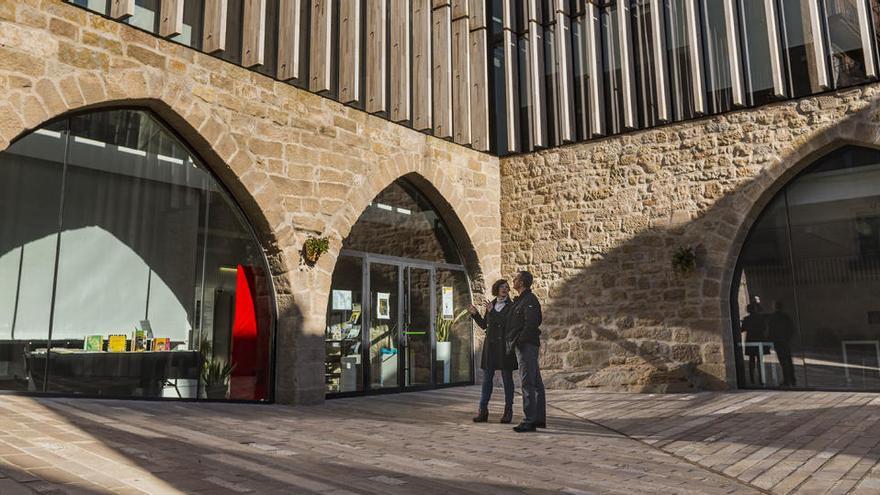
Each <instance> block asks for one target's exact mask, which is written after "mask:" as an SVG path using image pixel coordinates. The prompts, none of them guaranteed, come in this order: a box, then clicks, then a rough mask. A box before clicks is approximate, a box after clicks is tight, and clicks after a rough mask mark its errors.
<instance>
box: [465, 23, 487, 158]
mask: <svg viewBox="0 0 880 495" xmlns="http://www.w3.org/2000/svg"><path fill="white" fill-rule="evenodd" d="M486 35H487V33H486V29H485V28H483V29H477V30H475V31H471V32H470V54H469V55H470V106H469V108H470V112H471V144H472V145H473V147H474V149H476V150H479V151H489V76H488V67H489V65H488V60H487V59H486V58H487V57H486V54H487V51H486Z"/></svg>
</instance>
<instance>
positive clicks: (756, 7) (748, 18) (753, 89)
mask: <svg viewBox="0 0 880 495" xmlns="http://www.w3.org/2000/svg"><path fill="white" fill-rule="evenodd" d="M768 1H769V9H771V10H770V15H771V16H772V15H773V14H774V13H775V4H774V2H772V0H742V4H741V6H742V9H741V14H740V15H742V30H741V32H742V33H743V38H744V47H745V57H743V63H744V64H745V70H744V74H745V77H746V79H747V81H748V86H749V91H750V98H751V104H752V105H761V104H763V103H767V102H770V101H772V100H773V99H774V98H775V97H776V95H777V94H779V93H781V92H782V91H784V89H783V88H782V84H781V77H782V74H781V66H778V65H777V64H778V57H779V53H778V46H779V45H778V38H777V36H778V34H777V27H776V26H775V25H772V20H771V19H772V17H768V3H767V2H768ZM770 36H773V38H772V39H771V38H770ZM774 50H775V51H776V53H774V52H773V51H774ZM775 70H778V71H780V73H779V74H778V75H775V74H774V71H775ZM775 78H779V81H778V82H774V79H775ZM776 85H778V86H779V87H778V88H777V87H776Z"/></svg>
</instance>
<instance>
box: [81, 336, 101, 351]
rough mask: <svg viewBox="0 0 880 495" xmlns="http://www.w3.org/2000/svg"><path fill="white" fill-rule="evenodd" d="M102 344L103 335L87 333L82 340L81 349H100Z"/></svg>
mask: <svg viewBox="0 0 880 495" xmlns="http://www.w3.org/2000/svg"><path fill="white" fill-rule="evenodd" d="M103 344H104V336H103V335H88V336H86V340H85V342H84V346H83V349H85V350H87V351H100V350H101V347H102V346H103Z"/></svg>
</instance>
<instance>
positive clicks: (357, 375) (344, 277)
mask: <svg viewBox="0 0 880 495" xmlns="http://www.w3.org/2000/svg"><path fill="white" fill-rule="evenodd" d="M363 278H364V277H363V261H362V259H361V258H353V257H349V256H340V257H339V259H338V260H337V261H336V269H335V270H333V280H332V282H331V283H330V300H329V301H328V302H327V330H326V334H325V335H324V339H325V349H326V357H325V361H324V363H325V365H324V367H325V383H326V384H327V392H331V393H332V392H356V391H357V392H359V391H362V390H363V388H364V387H363V380H362V379H361V377H362V376H363V367H362V366H361V354H362V353H361V350H362V349H361V343H362V338H361V337H362V332H361V329H362V328H363V327H362V324H361V322H362V319H361V314H362V313H361V311H362V304H363V301H362V290H363V285H362V284H363Z"/></svg>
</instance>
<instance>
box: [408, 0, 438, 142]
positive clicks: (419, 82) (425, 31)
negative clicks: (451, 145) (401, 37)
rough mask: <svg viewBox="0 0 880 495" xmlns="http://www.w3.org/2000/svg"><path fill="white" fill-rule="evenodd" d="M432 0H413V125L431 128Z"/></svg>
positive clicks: (416, 127)
mask: <svg viewBox="0 0 880 495" xmlns="http://www.w3.org/2000/svg"><path fill="white" fill-rule="evenodd" d="M431 10H432V9H431V0H412V23H413V29H412V34H413V47H412V49H413V58H412V107H413V108H412V112H413V118H412V126H413V129H416V130H418V131H425V130H429V129H431V125H432V118H431V116H432V114H433V112H432V110H433V108H432V107H433V105H432V89H431V88H432V85H431Z"/></svg>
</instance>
